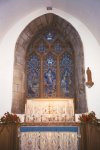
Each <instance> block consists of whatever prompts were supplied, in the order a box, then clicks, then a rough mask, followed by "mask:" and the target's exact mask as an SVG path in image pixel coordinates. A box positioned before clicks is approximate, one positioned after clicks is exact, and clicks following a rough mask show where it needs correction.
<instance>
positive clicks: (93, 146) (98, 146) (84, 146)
mask: <svg viewBox="0 0 100 150" xmlns="http://www.w3.org/2000/svg"><path fill="white" fill-rule="evenodd" d="M80 132H81V138H80V150H100V125H93V124H81V125H80Z"/></svg>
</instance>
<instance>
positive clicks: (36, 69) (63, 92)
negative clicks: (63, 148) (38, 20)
mask: <svg viewBox="0 0 100 150" xmlns="http://www.w3.org/2000/svg"><path fill="white" fill-rule="evenodd" d="M37 37H38V39H36V40H34V42H32V43H31V44H30V47H29V53H30V54H29V53H27V63H26V68H27V97H29V98H36V97H38V98H39V97H40V98H42V97H44V98H49V97H50V98H56V97H64V98H66V97H69V98H71V97H74V96H75V82H74V52H73V49H72V48H71V47H70V46H69V45H67V44H66V43H65V42H64V40H63V41H62V39H64V38H63V36H62V35H61V34H59V33H57V32H56V31H54V30H48V31H44V33H43V32H42V33H41V36H37ZM39 37H42V38H40V39H39ZM60 39H61V40H60Z"/></svg>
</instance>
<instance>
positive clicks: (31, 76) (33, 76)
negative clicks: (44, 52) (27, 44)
mask: <svg viewBox="0 0 100 150" xmlns="http://www.w3.org/2000/svg"><path fill="white" fill-rule="evenodd" d="M39 79H40V60H39V59H38V57H37V56H36V55H31V57H30V58H29V59H28V61H27V89H28V90H27V96H28V97H29V98H31V97H39V81H40V80H39Z"/></svg>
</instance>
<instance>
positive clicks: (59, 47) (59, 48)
mask: <svg viewBox="0 0 100 150" xmlns="http://www.w3.org/2000/svg"><path fill="white" fill-rule="evenodd" d="M54 51H55V52H56V53H60V52H61V51H62V46H61V44H60V43H59V42H56V43H55V45H54Z"/></svg>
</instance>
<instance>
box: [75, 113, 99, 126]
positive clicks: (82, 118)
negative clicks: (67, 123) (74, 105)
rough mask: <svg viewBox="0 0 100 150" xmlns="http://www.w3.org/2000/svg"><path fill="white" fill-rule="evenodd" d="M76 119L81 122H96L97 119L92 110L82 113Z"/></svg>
mask: <svg viewBox="0 0 100 150" xmlns="http://www.w3.org/2000/svg"><path fill="white" fill-rule="evenodd" d="M78 119H79V121H80V122H82V123H98V119H97V118H96V115H95V112H93V111H91V112H90V113H88V114H82V115H81V116H79V118H78Z"/></svg>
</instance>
